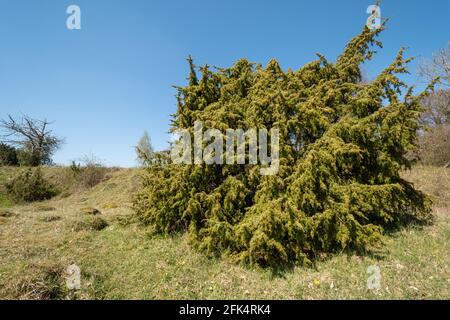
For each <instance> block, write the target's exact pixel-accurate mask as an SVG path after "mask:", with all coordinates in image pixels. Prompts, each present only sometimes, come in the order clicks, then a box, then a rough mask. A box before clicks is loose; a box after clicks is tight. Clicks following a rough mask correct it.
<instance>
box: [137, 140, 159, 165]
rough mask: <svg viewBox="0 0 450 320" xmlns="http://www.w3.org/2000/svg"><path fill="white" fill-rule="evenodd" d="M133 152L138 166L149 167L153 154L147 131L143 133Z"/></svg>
mask: <svg viewBox="0 0 450 320" xmlns="http://www.w3.org/2000/svg"><path fill="white" fill-rule="evenodd" d="M135 150H136V156H137V161H138V162H139V164H140V165H142V166H145V165H150V164H151V163H152V162H153V159H154V154H155V153H154V151H153V146H152V143H151V139H150V136H149V134H148V132H147V131H145V132H144V134H143V135H142V137H141V138H140V139H139V142H138V144H137V146H136V147H135Z"/></svg>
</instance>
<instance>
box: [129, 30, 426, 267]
mask: <svg viewBox="0 0 450 320" xmlns="http://www.w3.org/2000/svg"><path fill="white" fill-rule="evenodd" d="M379 32H380V30H375V31H370V30H368V29H367V28H365V29H364V30H363V32H362V33H361V34H359V35H358V36H356V37H355V38H354V39H353V40H351V42H349V44H348V45H347V47H346V49H345V51H344V52H343V54H342V55H341V56H340V57H339V58H338V59H337V62H336V63H331V62H329V61H327V60H326V59H325V57H323V56H320V55H319V58H318V60H316V61H314V62H311V63H309V64H307V65H305V66H304V67H302V68H301V69H299V70H298V71H291V70H289V71H287V72H284V71H283V70H282V69H281V68H280V66H279V64H278V63H277V61H275V60H272V61H270V62H269V63H268V65H267V66H266V67H265V68H263V67H262V66H261V65H255V64H252V63H250V62H248V61H247V60H244V59H242V60H239V61H238V62H236V63H235V65H234V66H232V67H231V68H224V69H217V70H215V71H212V70H211V69H210V68H209V66H207V65H206V66H204V67H200V68H199V69H200V71H201V74H202V76H201V77H197V74H196V68H195V66H194V64H193V62H192V60H191V59H189V63H190V67H191V72H190V76H189V84H188V86H186V87H179V88H178V111H177V113H176V114H175V115H174V118H173V129H174V130H176V129H188V130H191V131H192V129H193V125H194V121H196V120H201V121H202V122H203V125H204V129H205V130H206V129H208V128H216V129H219V130H221V131H223V132H224V131H225V130H226V129H227V128H232V129H235V128H243V129H244V130H246V129H249V128H267V129H270V128H273V127H277V128H279V130H280V135H281V137H280V146H279V148H280V168H279V172H278V174H276V175H272V176H262V175H261V174H260V170H259V169H260V167H261V166H260V165H259V164H258V165H248V164H246V165H225V164H224V165H205V164H202V165H194V164H193V165H186V164H176V165H175V164H171V165H165V166H152V167H149V168H148V170H147V174H146V176H145V179H144V183H143V187H142V190H141V192H140V193H139V194H138V195H137V196H136V198H135V201H134V209H135V211H136V213H137V215H138V216H139V217H140V219H141V220H142V221H143V222H145V223H147V224H149V225H151V226H152V227H153V228H154V230H155V232H163V233H170V232H178V231H184V232H188V233H189V236H190V239H191V243H192V244H193V245H194V246H195V247H196V248H198V249H200V250H202V251H203V252H206V253H208V254H211V255H215V256H220V255H228V256H230V257H233V258H235V259H236V261H240V262H244V263H250V264H253V263H256V264H259V265H261V266H276V265H283V264H286V263H300V264H302V263H309V262H310V261H311V258H313V257H314V256H316V255H317V254H318V253H320V252H333V251H336V250H344V249H352V250H358V251H364V250H367V249H369V248H371V247H372V246H373V245H377V244H379V243H380V240H381V237H382V234H383V231H384V230H385V229H386V227H392V226H398V225H399V224H400V223H401V222H402V221H404V220H405V219H407V218H408V219H409V218H414V219H417V220H421V221H425V220H428V219H429V218H430V203H429V200H428V198H427V197H426V196H425V195H424V194H422V193H421V192H419V191H417V190H415V189H414V188H413V186H412V185H411V184H410V183H408V182H407V181H404V180H403V179H402V178H401V177H400V175H399V172H400V170H401V169H403V168H406V167H409V165H410V162H409V160H408V159H407V158H406V157H405V155H406V153H407V152H408V151H409V150H411V149H414V148H415V141H416V131H417V130H418V128H419V121H418V118H419V115H420V112H421V107H420V103H419V101H420V99H422V98H423V95H420V96H414V95H413V92H412V88H408V87H407V86H406V84H404V83H403V82H402V81H400V80H399V78H398V77H397V74H401V73H405V72H407V70H406V67H405V65H406V64H407V63H408V61H409V60H410V59H405V58H404V57H403V50H400V52H399V53H398V55H397V57H396V58H395V60H394V61H393V63H392V64H391V65H389V66H388V67H387V68H386V69H385V70H384V71H383V72H381V73H380V74H379V75H378V76H377V77H376V78H375V79H374V80H373V81H371V82H369V83H363V82H362V81H361V71H360V65H361V63H363V62H364V61H366V60H370V59H371V58H372V55H373V53H374V51H373V50H372V47H373V46H380V47H381V44H380V43H379V42H378V41H377V40H376V36H377V35H378V33H379Z"/></svg>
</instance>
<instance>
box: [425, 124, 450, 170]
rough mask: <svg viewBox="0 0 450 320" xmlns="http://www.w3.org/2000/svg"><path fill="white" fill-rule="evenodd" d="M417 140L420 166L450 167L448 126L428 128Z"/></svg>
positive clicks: (449, 134) (449, 129) (449, 131)
mask: <svg viewBox="0 0 450 320" xmlns="http://www.w3.org/2000/svg"><path fill="white" fill-rule="evenodd" d="M418 139H419V149H418V157H419V159H420V162H421V163H422V164H424V165H430V166H437V167H444V166H449V165H450V126H446V125H439V126H436V127H433V128H429V129H428V130H427V131H426V132H425V133H424V134H423V135H420V136H419V138H418Z"/></svg>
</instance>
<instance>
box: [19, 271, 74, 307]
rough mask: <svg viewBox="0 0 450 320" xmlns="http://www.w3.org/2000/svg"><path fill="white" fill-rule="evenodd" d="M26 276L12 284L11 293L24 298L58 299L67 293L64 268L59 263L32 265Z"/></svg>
mask: <svg viewBox="0 0 450 320" xmlns="http://www.w3.org/2000/svg"><path fill="white" fill-rule="evenodd" d="M30 269H31V270H29V271H30V272H27V275H28V276H27V277H25V278H22V279H20V280H19V281H18V282H17V283H15V284H13V286H12V287H13V288H12V289H13V295H14V296H16V297H17V298H18V299H26V300H58V299H64V298H65V297H66V295H67V288H66V287H65V285H64V268H62V267H61V266H60V265H45V266H32V267H31V268H30Z"/></svg>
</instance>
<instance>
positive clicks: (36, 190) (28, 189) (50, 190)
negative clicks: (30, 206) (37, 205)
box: [5, 167, 57, 202]
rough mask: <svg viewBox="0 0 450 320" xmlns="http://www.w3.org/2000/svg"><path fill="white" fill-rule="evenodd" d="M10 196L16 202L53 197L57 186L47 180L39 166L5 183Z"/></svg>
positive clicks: (22, 172)
mask: <svg viewBox="0 0 450 320" xmlns="http://www.w3.org/2000/svg"><path fill="white" fill-rule="evenodd" d="M5 188H6V192H7V194H8V196H9V197H10V198H11V199H12V200H13V201H16V202H33V201H41V200H47V199H50V198H52V197H53V196H55V195H56V193H57V192H56V190H55V187H54V186H53V185H52V184H51V183H49V182H48V181H46V180H45V179H44V177H43V175H42V172H41V169H40V168H39V167H37V168H34V169H26V170H23V171H21V172H20V173H19V174H17V175H16V176H15V177H14V178H13V179H11V181H8V182H7V183H6V184H5Z"/></svg>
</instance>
